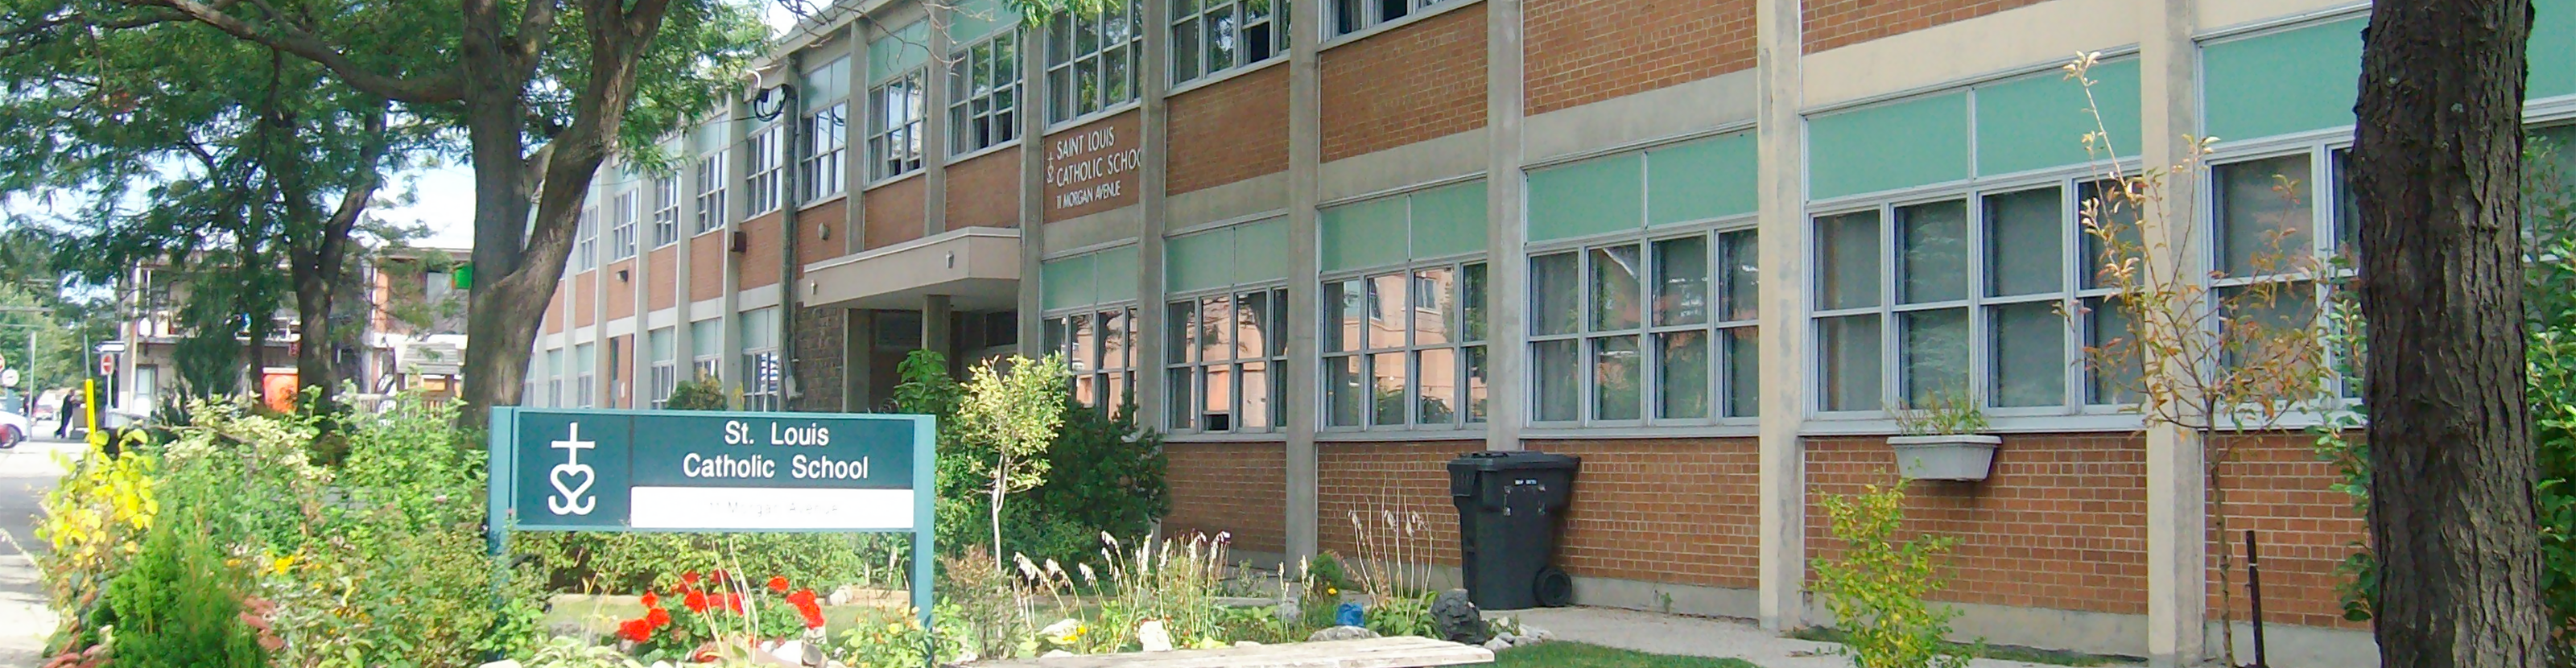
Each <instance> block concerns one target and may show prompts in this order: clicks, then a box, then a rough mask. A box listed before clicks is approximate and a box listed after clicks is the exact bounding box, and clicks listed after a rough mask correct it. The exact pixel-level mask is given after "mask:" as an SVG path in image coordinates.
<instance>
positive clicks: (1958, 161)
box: [1807, 91, 1969, 199]
mask: <svg viewBox="0 0 2576 668" xmlns="http://www.w3.org/2000/svg"><path fill="white" fill-rule="evenodd" d="M1807 160H1808V162H1807V165H1808V175H1807V190H1808V197H1811V198H1814V199H1829V198H1834V197H1841V196H1844V195H1857V194H1860V193H1867V192H1877V191H1881V190H1894V189H1897V188H1906V187H1911V186H1919V185H1924V184H1929V183H1941V182H1945V181H1958V180H1962V179H1966V178H1968V168H1969V167H1968V94H1967V92H1965V91H1961V92H1956V93H1949V94H1945V95H1936V96H1932V97H1927V98H1922V99H1917V100H1908V101H1905V102H1898V103H1895V104H1885V105H1879V106H1875V107H1866V108H1862V109H1854V110H1851V111H1845V112H1840V113H1834V114H1828V115H1824V116H1817V117H1814V118H1810V119H1808V120H1807Z"/></svg>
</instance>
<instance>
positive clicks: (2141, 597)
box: [1806, 433, 2147, 615]
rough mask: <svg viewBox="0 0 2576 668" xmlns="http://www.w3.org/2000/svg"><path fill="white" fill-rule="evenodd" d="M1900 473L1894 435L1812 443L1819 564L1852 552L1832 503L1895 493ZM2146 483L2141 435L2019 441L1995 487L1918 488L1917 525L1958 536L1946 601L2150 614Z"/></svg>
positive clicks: (1910, 496)
mask: <svg viewBox="0 0 2576 668" xmlns="http://www.w3.org/2000/svg"><path fill="white" fill-rule="evenodd" d="M1895 465H1896V456H1895V455H1894V453H1893V452H1892V451H1890V450H1889V449H1888V447H1887V439H1886V438H1885V437H1852V438H1819V439H1810V440H1809V441H1807V464H1806V469H1807V470H1806V473H1807V485H1808V487H1807V554H1808V556H1809V557H1813V558H1820V559H1834V558H1838V557H1839V556H1840V555H1841V553H1842V548H1841V544H1840V542H1839V541H1836V540H1834V539H1833V538H1832V537H1831V535H1830V531H1829V527H1830V522H1829V521H1828V520H1827V515H1826V514H1825V509H1824V506H1823V505H1821V502H1822V500H1823V499H1824V495H1827V494H1857V493H1860V492H1861V491H1862V487H1863V486H1864V485H1868V484H1880V485H1885V484H1887V483H1889V482H1892V481H1894V480H1895V470H1896V466H1895ZM2146 475H2147V466H2146V446H2145V441H2144V440H2142V439H2141V438H2140V437H2139V436H2137V435H2136V434H2125V433H2123V434H2080V435H2009V436H2005V437H2004V444H2003V448H2002V449H2001V450H1998V451H1996V453H1995V463H1994V469H1993V472H1992V474H1991V475H1990V476H1989V477H1988V478H1987V479H1986V480H1985V481H1984V482H1976V483H1967V482H1931V481H1925V482H1916V483H1913V484H1911V485H1908V486H1907V487H1906V494H1907V499H1906V522H1905V528H1906V530H1907V531H1923V532H1931V533H1936V534H1940V535H1946V536H1954V537H1956V538H1957V539H1958V544H1957V547H1956V548H1955V550H1954V551H1953V552H1952V553H1951V556H1950V557H1949V558H1948V559H1947V560H1946V561H1945V562H1944V564H1943V565H1944V566H1946V567H1947V568H1949V569H1950V570H1949V573H1950V576H1951V579H1950V587H1949V589H1948V590H1947V591H1945V592H1942V593H1941V594H1940V596H1939V597H1938V598H1939V599H1940V600H1945V601H1956V602H1964V603H1982V604H1990V605H2006V606H2018V607H2034V608H2054V609H2060V610H2081V611H2089V612H2107V613H2118V614H2132V615H2138V614H2146V611H2147V596H2146V592H2147V571H2146V563H2147V558H2146V546H2147V532H2146V526H2147V518H2146V514H2147V504H2146V498H2147V492H2146ZM1810 577H1812V575H1811V576H1810Z"/></svg>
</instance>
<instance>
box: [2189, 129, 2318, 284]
mask: <svg viewBox="0 0 2576 668" xmlns="http://www.w3.org/2000/svg"><path fill="white" fill-rule="evenodd" d="M2210 180H2211V181H2213V182H2216V183H2217V185H2218V193H2217V195H2218V235H2217V236H2218V247H2219V252H2218V259H2219V265H2218V270H2219V271H2221V272H2225V273H2226V275H2228V276H2235V277H2244V276H2261V275H2265V274H2276V273H2283V272H2288V271H2293V270H2295V269H2297V268H2298V265H2296V264H2292V261H2291V259H2292V258H2296V257H2303V256H2306V255H2308V254H2310V253H2312V252H2313V251H2312V250H2311V249H2310V248H2309V246H2308V244H2309V241H2308V228H2309V227H2311V226H2313V225H2314V224H2315V221H2316V218H2315V217H2314V215H2313V213H2314V212H2313V210H2312V209H2311V208H2310V203H2309V201H2308V154H2306V153H2299V154H2295V155H2285V156H2281V157H2278V158H2269V159H2264V160H2255V161H2250V162H2240V163H2235V164H2230V165H2219V166H2216V167H2212V168H2210Z"/></svg>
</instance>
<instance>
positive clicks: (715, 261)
mask: <svg viewBox="0 0 2576 668" xmlns="http://www.w3.org/2000/svg"><path fill="white" fill-rule="evenodd" d="M726 236H728V235H727V234H726V233H725V232H724V231H722V230H718V231H715V232H709V233H706V234H701V235H698V236H695V237H690V238H689V240H688V242H687V243H688V244H689V301H700V300H706V299H714V298H717V297H721V296H724V274H725V257H726V256H728V255H730V253H729V252H727V251H726V250H725V237H726Z"/></svg>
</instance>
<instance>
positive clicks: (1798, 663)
mask: <svg viewBox="0 0 2576 668" xmlns="http://www.w3.org/2000/svg"><path fill="white" fill-rule="evenodd" d="M1492 614H1493V615H1498V616H1505V617H1511V618H1513V619H1517V620H1520V622H1521V624H1522V625H1523V626H1525V627H1536V628H1541V629H1546V630H1548V631H1550V632H1553V633H1555V634H1556V639H1558V640H1570V641H1574V642H1580V643H1589V644H1594V645H1601V646H1605V647H1616V648H1620V649H1627V650H1635V651H1639V652H1646V653H1650V654H1672V655H1680V656H1707V657H1733V658H1738V659H1743V660H1746V661H1751V662H1753V663H1754V664H1755V665H1759V666H1761V667H1762V668H1851V665H1852V662H1851V659H1849V658H1846V657H1842V656H1838V655H1835V654H1832V653H1831V652H1832V650H1833V648H1835V647H1837V645H1834V644H1832V643H1821V642H1810V641H1805V640H1798V639H1794V638H1782V637H1779V636H1776V635H1773V634H1771V632H1769V631H1764V630H1762V628H1761V627H1759V626H1755V625H1753V624H1749V623H1745V622H1740V621H1735V620H1728V619H1712V618H1707V617H1684V616H1680V615H1659V614H1655V613H1651V612H1640V611H1636V610H1619V609H1613V608H1552V609H1538V610H1518V611H1513V612H1505V613H1492ZM1973 665H1974V666H1975V668H2053V667H2046V666H2041V665H2040V664H2031V663H2021V662H2018V661H1996V660H1993V659H1978V660H1977V661H1976V662H1975V663H1974V664H1973Z"/></svg>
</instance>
